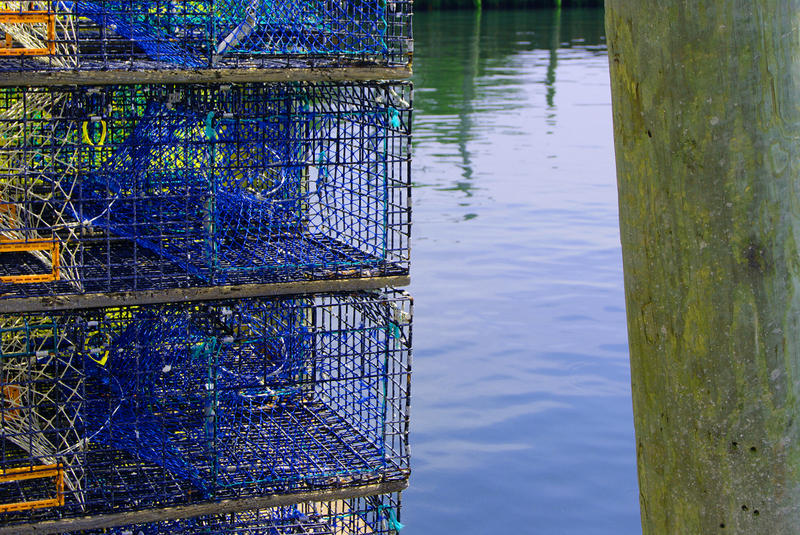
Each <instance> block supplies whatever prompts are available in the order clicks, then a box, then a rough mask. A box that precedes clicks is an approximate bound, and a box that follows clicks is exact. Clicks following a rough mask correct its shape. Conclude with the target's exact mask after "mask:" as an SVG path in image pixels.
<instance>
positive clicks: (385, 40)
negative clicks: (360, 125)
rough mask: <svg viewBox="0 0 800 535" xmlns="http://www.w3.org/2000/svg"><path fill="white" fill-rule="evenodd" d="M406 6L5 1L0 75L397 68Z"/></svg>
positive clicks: (402, 60) (360, 0)
mask: <svg viewBox="0 0 800 535" xmlns="http://www.w3.org/2000/svg"><path fill="white" fill-rule="evenodd" d="M411 7H412V2H411V0H335V1H333V0H182V1H174V0H173V1H166V0H143V1H132V0H55V1H52V2H49V1H41V0H34V1H29V0H25V1H22V0H5V1H3V2H0V32H2V35H0V38H1V39H2V45H0V72H2V71H7V72H8V71H20V70H28V71H30V70H34V71H36V70H38V71H47V70H61V71H63V70H81V71H87V70H98V69H102V70H126V71H145V70H154V69H155V70H166V69H203V68H220V67H221V68H242V67H259V68H269V67H298V66H299V67H307V66H314V67H326V66H346V65H352V64H356V63H358V64H364V63H365V62H368V63H370V64H376V65H385V66H395V65H404V64H406V63H407V62H409V61H410V52H411Z"/></svg>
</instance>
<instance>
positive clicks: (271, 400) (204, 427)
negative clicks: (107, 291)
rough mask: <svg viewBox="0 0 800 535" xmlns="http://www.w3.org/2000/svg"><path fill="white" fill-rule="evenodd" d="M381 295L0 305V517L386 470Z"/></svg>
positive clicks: (392, 331)
mask: <svg viewBox="0 0 800 535" xmlns="http://www.w3.org/2000/svg"><path fill="white" fill-rule="evenodd" d="M410 322H411V302H410V299H409V298H408V296H407V295H406V294H405V293H403V292H399V291H391V292H389V293H380V294H377V293H365V292H360V293H354V294H329V295H318V296H315V297H304V298H279V299H271V300H267V299H250V300H238V301H230V302H210V303H205V304H178V305H174V304H169V305H151V306H139V307H136V306H134V307H122V308H112V309H94V310H84V311H67V312H62V313H56V314H50V315H47V316H43V315H35V314H27V315H14V316H12V315H3V316H0V325H2V329H0V344H1V345H0V349H1V350H2V353H1V354H0V392H2V394H3V400H2V401H3V403H2V406H0V435H1V436H2V441H1V442H0V444H1V445H2V449H1V450H0V453H1V454H2V455H1V456H0V464H1V465H2V466H0V470H1V471H0V523H17V522H32V521H33V522H35V521H39V520H47V519H55V518H65V517H74V516H79V515H102V514H104V513H110V512H115V511H136V510H141V509H152V508H160V507H164V506H169V505H185V504H196V503H206V502H215V501H218V500H236V499H245V498H252V497H258V496H263V495H267V494H269V495H271V494H280V493H293V492H300V491H303V492H307V491H314V490H320V489H330V488H340V487H348V486H363V485H366V484H375V483H381V482H387V481H404V480H405V478H406V477H407V475H408V404H409V380H410V344H411V332H410V328H411V325H410Z"/></svg>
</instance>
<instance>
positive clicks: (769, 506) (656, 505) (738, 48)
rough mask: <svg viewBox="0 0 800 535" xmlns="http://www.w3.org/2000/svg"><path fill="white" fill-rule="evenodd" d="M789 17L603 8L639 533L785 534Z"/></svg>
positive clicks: (794, 456) (793, 444)
mask: <svg viewBox="0 0 800 535" xmlns="http://www.w3.org/2000/svg"><path fill="white" fill-rule="evenodd" d="M798 13H800V2H799V1H797V0H754V1H752V2H741V1H734V0H715V1H714V2H696V1H687V0H664V1H662V2H657V3H652V2H642V1H641V0H607V1H606V28H607V34H608V44H609V61H610V66H611V79H612V93H613V110H614V134H615V143H616V154H617V171H618V184H619V200H620V227H621V232H622V248H623V258H624V269H625V291H626V302H627V303H626V304H627V314H628V328H629V338H630V352H631V373H632V387H633V404H634V419H635V426H636V451H637V458H638V459H637V460H638V468H639V487H640V504H641V517H642V525H643V532H644V534H645V535H651V534H669V533H687V534H701V533H702V534H710V533H740V534H748V535H750V534H762V533H763V534H778V533H780V534H784V535H788V534H796V533H800V178H798V176H799V174H800V68H798V65H800V27H799V26H800V18H798V16H797V14H798Z"/></svg>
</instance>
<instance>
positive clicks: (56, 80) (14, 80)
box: [0, 66, 411, 87]
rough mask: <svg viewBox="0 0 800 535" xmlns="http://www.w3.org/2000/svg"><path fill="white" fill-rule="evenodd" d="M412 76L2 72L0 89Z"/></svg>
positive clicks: (299, 71)
mask: <svg viewBox="0 0 800 535" xmlns="http://www.w3.org/2000/svg"><path fill="white" fill-rule="evenodd" d="M410 76H411V66H407V67H378V66H375V67H371V66H363V67H330V68H328V67H312V68H307V69H304V68H262V69H256V68H242V69H230V68H229V69H173V70H156V69H149V70H141V71H124V70H108V71H96V70H87V71H51V72H45V71H33V72H3V73H0V87H13V86H19V85H20V80H24V82H25V85H26V86H58V85H76V84H77V85H115V84H136V83H147V84H186V83H237V82H343V81H357V80H401V79H406V78H409V77H410Z"/></svg>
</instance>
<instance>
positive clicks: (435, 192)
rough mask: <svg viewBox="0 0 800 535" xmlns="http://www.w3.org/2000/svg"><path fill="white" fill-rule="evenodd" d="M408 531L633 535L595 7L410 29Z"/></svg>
mask: <svg viewBox="0 0 800 535" xmlns="http://www.w3.org/2000/svg"><path fill="white" fill-rule="evenodd" d="M415 37H416V46H415V49H416V52H415V65H414V70H415V74H414V80H415V83H416V91H415V103H414V104H415V123H414V129H415V130H414V180H415V183H416V187H415V189H414V237H413V255H412V256H413V262H412V266H413V268H412V279H413V285H412V287H411V291H412V292H413V294H414V297H415V303H416V309H415V311H416V316H415V326H414V329H415V331H414V342H415V362H414V365H415V369H414V387H413V388H414V392H413V405H414V407H413V415H412V455H413V474H412V484H411V488H410V490H409V491H407V492H406V493H405V494H404V508H403V522H404V523H405V524H406V525H407V526H408V527H407V528H406V529H405V530H404V531H403V535H413V534H423V533H424V534H428V533H457V534H461V535H467V534H487V533H499V531H497V530H498V529H503V530H504V531H503V533H547V534H549V533H570V534H572V533H575V534H578V533H580V534H582V535H585V534H600V533H603V534H606V533H607V534H611V533H613V534H615V535H616V534H619V533H636V532H638V531H639V530H640V528H639V518H638V492H637V487H636V471H635V451H634V439H633V424H632V414H631V401H630V377H629V368H628V353H627V344H626V328H625V314H624V299H623V289H622V266H621V254H620V246H619V230H618V227H617V197H616V185H615V176H614V163H613V145H612V126H611V106H610V93H609V83H608V65H607V56H606V51H605V45H604V40H603V15H602V12H601V11H591V10H574V11H572V10H565V11H563V12H561V13H558V12H555V11H547V10H535V11H513V12H484V13H482V14H480V13H472V12H449V13H448V12H445V13H419V14H417V15H415Z"/></svg>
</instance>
